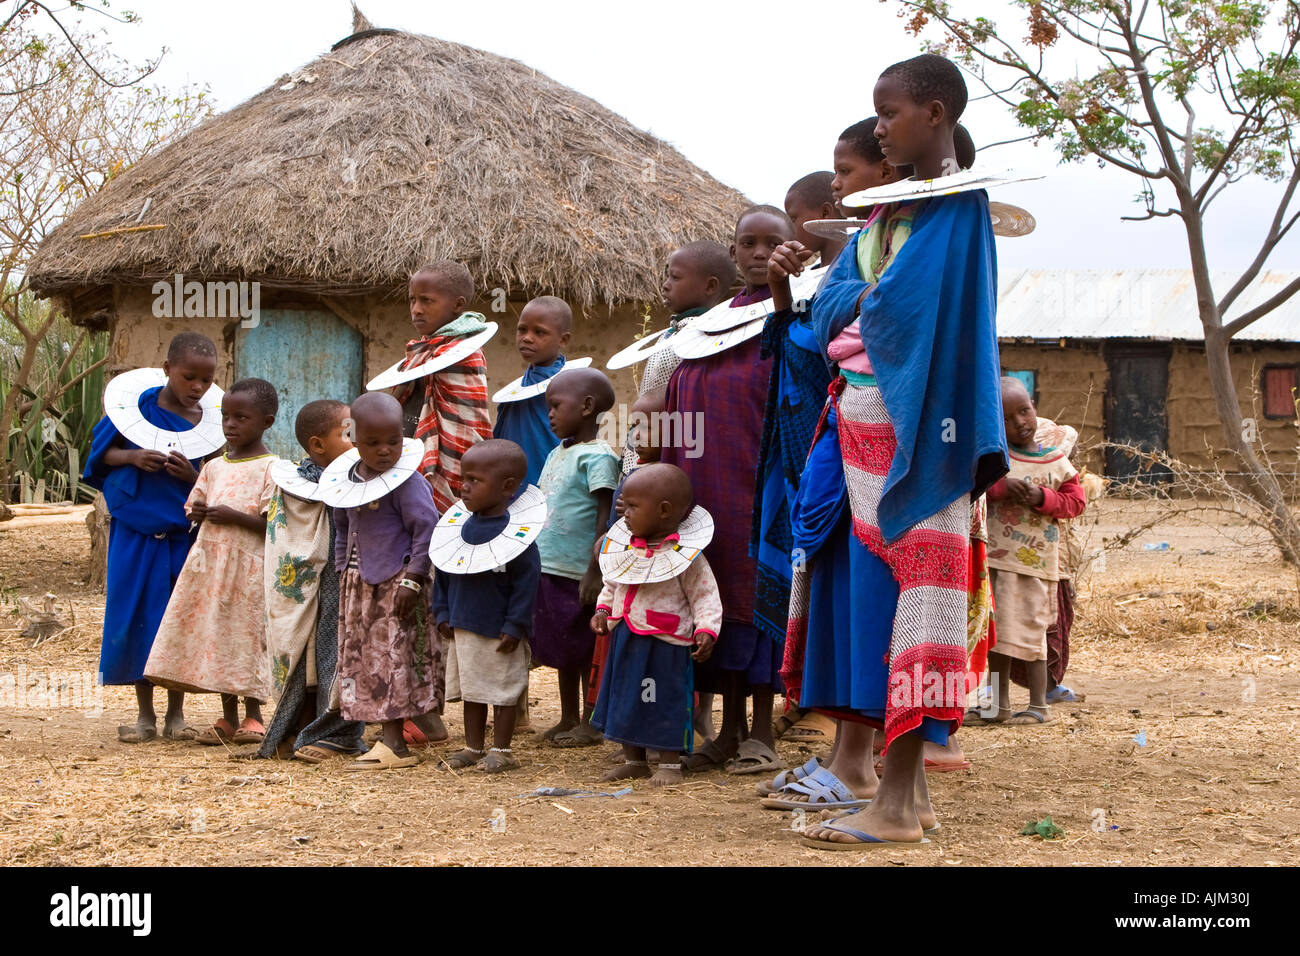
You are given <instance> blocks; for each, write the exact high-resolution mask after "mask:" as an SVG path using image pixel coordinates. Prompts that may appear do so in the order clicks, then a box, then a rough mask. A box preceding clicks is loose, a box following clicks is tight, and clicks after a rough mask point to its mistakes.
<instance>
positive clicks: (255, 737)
mask: <svg viewBox="0 0 1300 956" xmlns="http://www.w3.org/2000/svg"><path fill="white" fill-rule="evenodd" d="M265 736H266V728H265V727H263V726H262V722H261V721H260V720H254V719H253V718H252V717H245V718H244V719H243V720H242V721H240V724H239V729H238V730H237V731H235V735H234V736H233V737H232V738H231V740H232V741H233V742H234V743H237V744H260V743H261V742H262V738H263V737H265Z"/></svg>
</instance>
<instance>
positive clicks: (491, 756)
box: [474, 747, 519, 773]
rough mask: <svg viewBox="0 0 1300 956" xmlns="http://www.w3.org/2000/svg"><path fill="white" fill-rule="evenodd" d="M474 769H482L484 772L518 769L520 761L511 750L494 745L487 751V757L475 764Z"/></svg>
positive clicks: (502, 771)
mask: <svg viewBox="0 0 1300 956" xmlns="http://www.w3.org/2000/svg"><path fill="white" fill-rule="evenodd" d="M474 769H476V770H481V771H482V772H483V773H504V772H505V771H507V770H518V769H519V761H518V760H516V759H515V756H514V754H512V753H511V752H510V751H508V750H498V749H497V748H496V747H493V748H492V749H490V750H489V751H488V752H487V756H486V757H484V758H483V759H482V760H480V761H479V762H478V763H477V764H475V765H474Z"/></svg>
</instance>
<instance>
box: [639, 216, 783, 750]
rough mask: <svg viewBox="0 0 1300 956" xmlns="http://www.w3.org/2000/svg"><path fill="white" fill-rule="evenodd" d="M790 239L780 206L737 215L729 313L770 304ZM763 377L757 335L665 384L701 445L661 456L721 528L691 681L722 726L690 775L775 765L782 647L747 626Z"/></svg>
mask: <svg viewBox="0 0 1300 956" xmlns="http://www.w3.org/2000/svg"><path fill="white" fill-rule="evenodd" d="M793 238H794V225H793V224H792V223H791V222H790V219H789V218H788V217H787V216H786V214H785V213H784V212H783V211H781V210H780V209H777V208H775V207H773V206H751V207H750V208H749V209H746V210H745V211H744V212H743V213H742V214H741V216H740V218H739V219H738V220H737V222H736V232H735V241H734V242H733V243H732V246H731V255H732V258H733V259H734V261H735V263H736V267H737V269H738V270H739V271H740V274H741V278H742V279H743V280H744V283H745V285H744V290H743V291H742V292H741V293H740V295H738V296H736V297H735V298H733V299H732V300H731V305H732V306H733V307H740V306H745V305H751V304H753V303H757V302H763V301H765V300H767V299H769V298H770V297H771V293H770V291H769V290H768V287H767V262H768V259H770V258H771V256H772V253H773V251H775V249H776V247H777V246H779V245H780V244H781V243H783V242H786V241H788V240H790V239H793ZM771 370H772V363H771V360H769V359H764V358H762V357H761V355H760V346H759V337H758V336H754V337H752V338H749V339H746V340H744V341H741V342H739V343H737V344H734V345H732V346H731V347H730V348H727V349H725V350H724V351H721V352H720V353H714V354H712V355H709V356H707V357H704V358H696V359H690V360H687V361H683V362H682V363H681V364H680V365H678V366H677V368H676V370H675V371H674V372H673V375H672V378H671V379H670V380H669V383H668V393H667V413H668V415H669V416H670V418H674V419H678V418H680V419H685V417H686V416H703V419H702V420H703V421H704V422H705V423H706V427H707V440H706V441H705V442H704V443H703V446H702V448H695V449H688V448H684V447H679V446H672V447H665V448H664V449H663V450H662V455H661V458H662V460H663V461H664V462H666V463H668V464H671V465H676V466H678V467H679V468H681V469H682V470H683V471H685V472H686V475H687V477H688V478H689V479H690V483H691V488H692V489H693V491H694V493H695V501H696V503H697V504H699V505H700V507H702V508H704V510H705V511H707V512H708V513H709V514H710V515H712V516H713V520H714V521H715V522H716V523H717V527H718V529H719V533H718V534H717V535H715V536H714V538H713V541H712V542H711V543H710V544H709V547H708V549H707V555H708V559H709V565H710V566H711V567H712V568H713V569H714V573H715V574H716V575H717V582H718V590H719V592H720V593H721V595H722V612H723V613H722V630H721V633H720V634H719V635H718V647H717V650H716V652H715V653H714V654H713V655H712V656H711V657H710V658H709V660H708V661H706V662H701V664H699V665H698V666H697V667H696V671H695V681H696V684H697V686H698V687H699V689H700V690H701V691H705V692H710V693H712V692H719V691H720V692H721V693H722V695H723V704H722V727H721V728H720V729H719V731H718V736H717V737H716V738H715V739H714V740H712V741H709V742H708V743H706V744H705V745H704V746H702V747H701V748H700V749H699V750H697V751H696V752H695V753H693V754H692V755H691V757H690V759H688V760H687V761H686V767H687V769H689V770H692V771H694V770H703V769H706V768H717V767H721V766H722V765H724V764H726V763H728V762H729V761H731V766H730V767H729V768H728V769H730V770H731V771H732V772H740V773H756V772H761V771H763V770H766V769H768V768H769V767H771V768H774V769H775V768H776V766H777V764H778V763H779V760H778V758H777V756H776V753H775V751H774V750H773V749H772V748H773V745H774V744H775V739H774V738H773V736H772V697H773V684H774V683H779V676H778V671H779V669H780V666H781V646H780V644H779V643H778V642H776V641H774V640H772V639H771V638H769V637H767V636H765V635H763V634H762V633H760V632H759V630H758V628H756V627H755V626H754V575H755V562H754V559H753V558H752V557H750V555H749V531H750V526H751V523H752V520H753V514H754V476H755V475H756V474H757V472H758V452H759V445H760V442H761V440H762V435H763V406H764V403H765V402H766V400H767V387H768V381H769V379H770V376H771ZM751 691H752V693H753V695H754V717H753V726H752V728H750V729H749V732H748V739H747V740H745V741H744V743H743V745H742V743H741V741H742V739H743V738H745V737H746V732H745V731H746V723H747V721H746V715H745V699H746V697H747V696H748V694H749V693H750V692H751ZM733 758H734V759H733Z"/></svg>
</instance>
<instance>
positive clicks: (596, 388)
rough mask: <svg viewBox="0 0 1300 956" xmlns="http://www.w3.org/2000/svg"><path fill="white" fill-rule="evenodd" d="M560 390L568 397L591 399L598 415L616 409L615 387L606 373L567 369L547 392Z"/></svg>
mask: <svg viewBox="0 0 1300 956" xmlns="http://www.w3.org/2000/svg"><path fill="white" fill-rule="evenodd" d="M556 389H559V390H560V392H562V393H563V394H566V395H578V396H580V397H582V398H586V397H588V396H590V397H591V399H592V401H593V403H594V405H595V411H596V414H597V415H599V414H600V413H601V412H607V411H609V410H610V409H611V408H613V407H614V386H613V385H611V384H610V381H609V378H608V377H607V376H606V375H605V373H604V372H602V371H600V370H599V369H594V368H566V369H565V370H564V371H562V372H560V373H559V374H558V375H556V376H555V377H554V378H552V379H551V384H550V385H549V386H547V391H550V392H554V391H555V390H556Z"/></svg>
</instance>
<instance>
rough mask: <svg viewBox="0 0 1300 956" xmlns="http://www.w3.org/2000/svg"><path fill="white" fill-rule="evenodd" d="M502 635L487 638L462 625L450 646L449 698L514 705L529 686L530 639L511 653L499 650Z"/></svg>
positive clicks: (448, 657)
mask: <svg viewBox="0 0 1300 956" xmlns="http://www.w3.org/2000/svg"><path fill="white" fill-rule="evenodd" d="M500 646H501V638H500V637H484V636H483V635H482V634H475V633H474V632H473V631H467V630H466V629H465V628H463V627H458V628H456V639H455V640H454V641H453V642H452V644H451V646H450V647H449V648H447V700H463V701H466V702H467V703H471V704H491V705H492V706H493V707H512V706H514V705H515V704H516V703H517V702H518V701H519V697H520V695H521V694H523V693H524V691H526V690H527V689H528V662H529V659H530V656H531V655H530V654H529V652H528V642H527V641H520V642H519V643H518V644H517V645H515V649H514V650H513V651H511V652H510V653H509V654H502V653H501V652H500V651H498V650H497V648H498V647H500Z"/></svg>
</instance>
